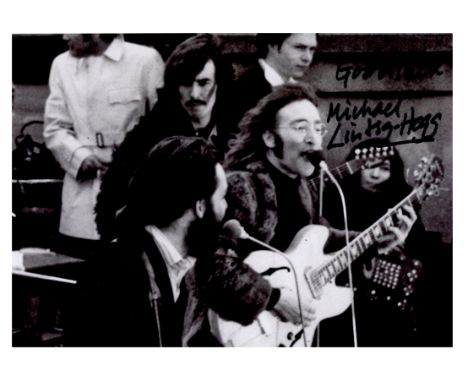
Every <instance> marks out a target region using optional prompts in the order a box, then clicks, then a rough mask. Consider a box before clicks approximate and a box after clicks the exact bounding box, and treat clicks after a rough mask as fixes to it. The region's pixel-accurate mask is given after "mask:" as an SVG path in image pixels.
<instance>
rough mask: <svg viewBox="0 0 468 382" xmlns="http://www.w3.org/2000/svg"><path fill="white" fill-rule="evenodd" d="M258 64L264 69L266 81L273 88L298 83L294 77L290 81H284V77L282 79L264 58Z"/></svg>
mask: <svg viewBox="0 0 468 382" xmlns="http://www.w3.org/2000/svg"><path fill="white" fill-rule="evenodd" d="M258 63H259V64H260V66H261V67H262V69H263V73H264V74H265V79H266V80H267V81H268V83H269V84H270V85H271V86H273V87H275V86H280V85H284V84H286V83H288V84H295V83H297V81H296V80H295V79H294V78H292V77H289V79H288V81H284V80H283V77H281V76H280V75H279V73H278V72H277V71H276V70H275V69H273V67H272V66H271V65H270V64H268V63H267V62H266V61H265V60H264V59H263V58H260V59H259V60H258Z"/></svg>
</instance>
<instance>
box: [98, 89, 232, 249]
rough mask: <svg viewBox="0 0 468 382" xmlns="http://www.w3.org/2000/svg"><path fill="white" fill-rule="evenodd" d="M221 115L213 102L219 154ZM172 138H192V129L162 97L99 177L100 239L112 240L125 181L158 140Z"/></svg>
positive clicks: (223, 141) (222, 127) (222, 137)
mask: <svg viewBox="0 0 468 382" xmlns="http://www.w3.org/2000/svg"><path fill="white" fill-rule="evenodd" d="M225 116H226V114H225V113H224V112H223V107H222V106H221V104H220V102H217V103H216V106H215V109H214V119H213V122H214V123H216V128H217V131H218V136H217V146H218V148H219V149H220V150H221V151H223V150H224V147H225V145H226V144H227V143H226V141H227V137H226V136H225V135H224V132H225V129H226V127H225V126H226V122H223V118H225ZM226 118H227V117H226ZM174 135H182V136H195V130H194V128H193V126H192V124H191V122H190V119H189V117H188V115H187V113H186V112H185V110H183V108H182V106H181V105H180V104H179V103H175V102H171V101H170V100H168V99H167V97H166V96H165V95H164V94H162V95H161V97H160V100H159V101H158V103H157V104H156V105H155V107H154V108H153V109H152V110H151V112H150V113H149V114H148V115H146V116H145V117H143V118H142V119H141V120H140V123H139V124H138V125H137V126H136V127H135V128H134V129H133V130H132V131H131V132H129V133H128V134H127V136H126V138H125V140H124V141H123V143H122V144H121V146H120V147H119V148H118V149H117V151H116V152H115V153H114V155H113V159H112V163H111V164H110V166H109V168H108V170H107V171H106V173H105V174H104V176H103V178H102V184H101V191H100V193H99V194H98V196H97V203H96V209H95V210H96V224H97V228H98V232H99V234H100V235H101V238H103V239H106V240H111V239H113V238H114V234H115V231H114V221H115V218H116V214H117V212H118V211H119V210H120V209H121V208H122V207H123V206H125V204H126V198H127V191H128V185H129V182H130V180H131V178H132V176H133V174H134V173H135V171H136V169H137V168H138V167H139V166H140V165H141V164H142V163H143V161H144V160H145V158H146V155H147V154H148V152H149V151H150V150H151V149H152V148H153V147H154V145H155V144H156V143H158V142H159V141H161V140H162V139H164V138H167V137H170V136H174Z"/></svg>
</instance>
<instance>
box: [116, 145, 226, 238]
mask: <svg viewBox="0 0 468 382" xmlns="http://www.w3.org/2000/svg"><path fill="white" fill-rule="evenodd" d="M220 160H221V158H220V153H219V152H218V151H217V150H216V148H215V147H214V146H212V145H211V144H209V143H208V142H207V141H206V140H204V139H202V138H198V137H185V136H183V137H182V136H173V137H169V138H166V139H163V140H162V141H161V142H159V143H158V144H156V145H155V146H154V147H153V149H152V150H151V151H150V152H149V154H148V155H147V157H146V160H145V162H144V164H143V165H142V166H141V167H140V168H139V169H138V170H137V172H136V173H135V175H134V176H133V178H132V180H131V181H130V186H129V197H128V204H127V206H126V207H125V209H124V211H123V212H122V213H121V214H120V215H119V217H118V220H119V223H118V224H117V226H118V227H119V231H121V232H120V233H122V230H123V231H125V230H127V229H128V230H138V229H140V228H141V227H144V226H146V225H149V224H154V225H156V226H157V227H159V228H164V227H167V226H168V225H170V224H171V223H172V222H173V221H175V220H176V219H177V218H179V217H181V216H182V215H183V213H184V212H185V211H187V210H188V209H190V208H191V207H193V206H194V205H195V202H196V201H197V200H204V199H209V198H210V197H211V195H213V193H214V191H215V189H216V186H217V184H216V164H217V163H220Z"/></svg>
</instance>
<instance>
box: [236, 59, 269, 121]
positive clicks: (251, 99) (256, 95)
mask: <svg viewBox="0 0 468 382" xmlns="http://www.w3.org/2000/svg"><path fill="white" fill-rule="evenodd" d="M271 91H272V86H271V85H270V83H269V82H268V81H267V80H266V78H265V74H264V72H263V68H262V67H261V66H260V64H259V63H258V61H256V62H255V63H254V64H253V65H252V66H249V67H248V68H247V69H246V70H245V71H244V72H243V73H242V74H241V75H240V76H239V78H238V79H236V80H235V81H233V82H232V83H231V84H230V88H229V93H228V98H229V100H230V101H229V102H228V104H229V112H230V114H231V117H230V119H231V121H232V128H236V126H237V124H238V123H239V121H240V120H241V119H242V117H243V115H244V114H245V113H246V112H247V111H248V110H250V109H251V108H253V107H255V105H256V104H257V103H258V101H259V100H260V99H262V98H263V97H264V96H266V95H267V94H270V93H271Z"/></svg>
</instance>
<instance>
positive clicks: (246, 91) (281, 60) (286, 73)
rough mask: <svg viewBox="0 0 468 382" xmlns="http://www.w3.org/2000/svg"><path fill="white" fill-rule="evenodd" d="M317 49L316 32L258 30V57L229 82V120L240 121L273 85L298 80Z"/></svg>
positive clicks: (308, 65)
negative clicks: (231, 115) (236, 77)
mask: <svg viewBox="0 0 468 382" xmlns="http://www.w3.org/2000/svg"><path fill="white" fill-rule="evenodd" d="M316 49H317V35H316V34H315V33H265V34H263V33H259V34H258V35H257V52H258V59H257V61H256V62H255V63H254V65H252V66H251V67H249V68H247V69H246V71H245V72H244V73H243V74H241V75H240V77H239V78H238V79H237V80H235V81H234V82H233V83H232V85H231V89H230V91H229V97H232V102H230V104H231V107H232V109H231V113H232V114H233V117H232V120H233V121H235V122H239V121H240V119H241V118H242V116H243V115H244V113H245V112H246V111H247V110H249V109H251V108H253V107H254V106H255V105H256V104H257V102H258V101H259V100H260V99H261V98H263V97H264V96H266V95H267V94H269V93H270V92H271V91H272V89H273V88H274V87H276V86H279V85H283V84H286V83H294V82H297V81H299V80H300V79H301V78H302V77H303V76H304V74H305V72H306V71H307V69H309V67H310V65H311V63H312V60H313V57H314V53H315V50H316Z"/></svg>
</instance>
